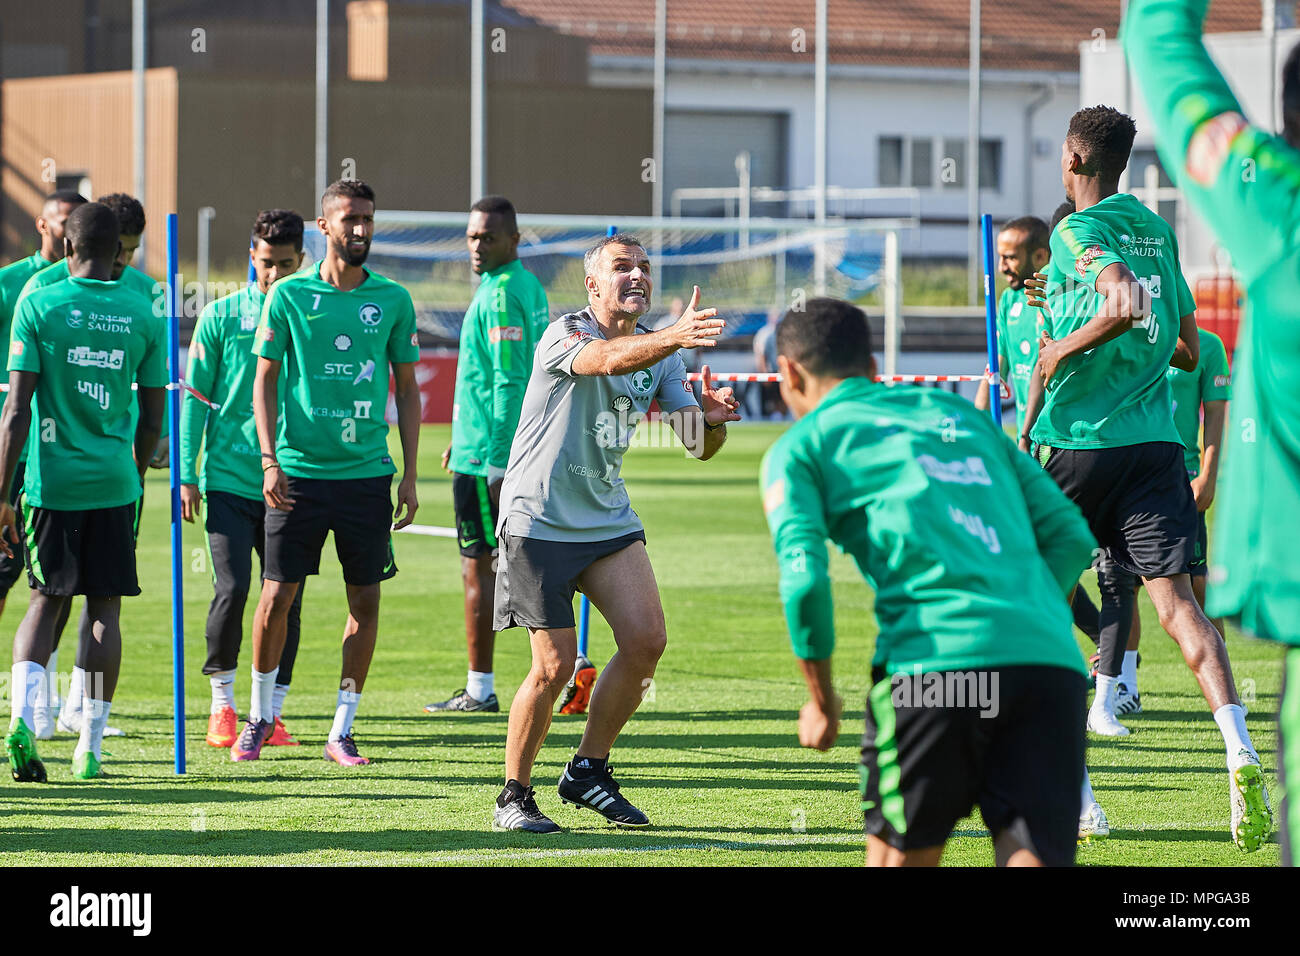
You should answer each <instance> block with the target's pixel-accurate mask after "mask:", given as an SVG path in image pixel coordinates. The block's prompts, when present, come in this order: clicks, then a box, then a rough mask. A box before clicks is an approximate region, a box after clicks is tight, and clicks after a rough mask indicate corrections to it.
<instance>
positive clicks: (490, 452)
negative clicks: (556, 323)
mask: <svg viewBox="0 0 1300 956" xmlns="http://www.w3.org/2000/svg"><path fill="white" fill-rule="evenodd" d="M548 317H549V313H548V311H547V306H546V292H545V290H543V289H542V284H541V283H540V282H538V281H537V279H536V277H534V276H533V274H532V273H531V272H529V271H528V270H527V269H525V268H524V265H523V263H522V262H520V261H519V260H518V259H515V260H513V261H512V262H509V263H507V264H506V265H504V266H502V267H501V268H499V269H496V270H494V271H492V272H485V273H483V281H482V282H480V283H479V287H478V290H477V291H476V292H475V293H474V298H473V300H472V301H471V302H470V304H469V309H468V310H467V311H466V313H465V322H464V324H463V325H461V327H460V352H459V354H458V355H457V357H456V397H455V399H454V403H453V405H452V411H451V461H450V463H449V464H450V467H451V470H452V471H455V472H459V473H460V474H462V475H481V476H486V475H487V473H488V468H489V466H490V467H492V468H495V469H500V470H501V472H503V473H504V472H505V468H506V465H507V464H508V463H509V460H510V443H511V441H513V440H514V437H515V429H516V428H517V427H518V426H519V408H520V406H521V405H522V404H523V401H524V390H525V388H527V386H528V378H529V376H530V375H531V374H532V370H533V352H534V351H535V350H536V348H537V342H538V340H539V339H540V338H541V337H542V332H544V331H545V330H546V323H547V320H548Z"/></svg>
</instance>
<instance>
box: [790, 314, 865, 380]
mask: <svg viewBox="0 0 1300 956" xmlns="http://www.w3.org/2000/svg"><path fill="white" fill-rule="evenodd" d="M776 351H777V354H778V355H784V356H785V357H786V358H788V359H789V360H790V361H792V362H798V363H799V364H800V365H802V366H803V367H804V368H806V369H807V370H808V371H809V372H811V373H812V374H813V375H829V376H835V377H836V378H852V377H854V376H866V375H870V374H871V361H872V359H871V325H870V323H868V322H867V314H866V313H865V312H863V311H862V310H861V309H859V308H858V307H857V306H856V305H854V304H853V303H851V302H845V301H844V300H842V299H831V298H815V299H809V300H808V301H807V303H805V305H804V308H803V309H791V310H790V311H788V312H786V314H785V315H783V316H781V321H780V322H778V323H777V326H776Z"/></svg>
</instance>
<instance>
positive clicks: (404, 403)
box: [393, 376, 420, 480]
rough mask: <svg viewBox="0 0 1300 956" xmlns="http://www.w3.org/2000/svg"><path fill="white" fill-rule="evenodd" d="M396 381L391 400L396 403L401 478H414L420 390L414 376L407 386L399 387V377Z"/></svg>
mask: <svg viewBox="0 0 1300 956" xmlns="http://www.w3.org/2000/svg"><path fill="white" fill-rule="evenodd" d="M398 383H399V387H398V389H397V390H396V391H395V392H394V394H393V400H394V404H396V405H397V437H398V439H399V440H400V441H401V444H402V478H403V480H406V479H412V480H414V479H415V477H416V468H417V462H416V459H417V457H418V456H419V453H420V390H419V388H418V387H416V386H415V381H414V376H412V377H411V382H410V384H409V386H408V387H407V388H401V385H400V383H401V379H400V378H399V379H398Z"/></svg>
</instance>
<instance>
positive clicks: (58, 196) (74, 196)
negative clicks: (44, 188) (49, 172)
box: [45, 189, 86, 206]
mask: <svg viewBox="0 0 1300 956" xmlns="http://www.w3.org/2000/svg"><path fill="white" fill-rule="evenodd" d="M55 202H65V203H67V204H68V205H69V206H84V205H85V204H86V197H85V196H83V195H81V193H79V192H77V191H76V190H75V189H56V190H54V192H52V193H50V194H49V195H48V196H46V197H45V205H46V206H48V205H49V204H50V203H55Z"/></svg>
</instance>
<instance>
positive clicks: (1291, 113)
mask: <svg viewBox="0 0 1300 956" xmlns="http://www.w3.org/2000/svg"><path fill="white" fill-rule="evenodd" d="M1282 137H1283V138H1284V139H1285V140H1286V141H1287V143H1288V144H1289V145H1290V146H1292V147H1293V148H1295V149H1300V43H1297V44H1296V45H1295V46H1293V47H1292V48H1291V52H1290V53H1288V54H1287V55H1286V62H1285V63H1284V64H1283V65H1282Z"/></svg>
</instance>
